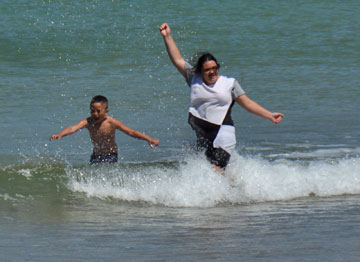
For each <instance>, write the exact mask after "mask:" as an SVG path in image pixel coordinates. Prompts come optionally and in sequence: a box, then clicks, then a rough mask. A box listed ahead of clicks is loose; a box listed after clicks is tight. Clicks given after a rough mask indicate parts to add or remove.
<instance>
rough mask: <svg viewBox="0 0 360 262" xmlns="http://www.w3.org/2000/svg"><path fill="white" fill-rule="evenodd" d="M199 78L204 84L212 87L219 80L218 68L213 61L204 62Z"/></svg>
mask: <svg viewBox="0 0 360 262" xmlns="http://www.w3.org/2000/svg"><path fill="white" fill-rule="evenodd" d="M201 76H202V79H203V81H204V82H205V84H207V85H213V84H215V83H216V81H217V80H218V79H219V67H218V65H217V64H216V62H215V61H214V60H211V61H206V62H205V63H204V64H203V65H202V68H201Z"/></svg>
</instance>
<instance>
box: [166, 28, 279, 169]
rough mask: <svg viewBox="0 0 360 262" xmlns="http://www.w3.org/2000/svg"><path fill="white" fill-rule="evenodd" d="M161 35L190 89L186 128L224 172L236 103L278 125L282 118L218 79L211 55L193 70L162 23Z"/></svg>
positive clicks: (228, 81) (230, 81)
mask: <svg viewBox="0 0 360 262" xmlns="http://www.w3.org/2000/svg"><path fill="white" fill-rule="evenodd" d="M160 33H161V35H162V36H163V38H164V42H165V46H166V49H167V52H168V55H169V57H170V60H171V62H172V63H173V64H174V66H175V67H176V68H177V70H178V71H179V72H180V73H181V74H182V75H183V76H184V77H185V79H186V81H187V83H188V85H189V86H190V108H189V124H190V125H191V127H192V128H193V129H194V130H195V132H196V136H197V146H198V148H202V149H205V155H206V157H207V158H208V160H209V161H210V163H212V164H213V166H214V168H215V170H217V171H220V172H223V170H224V169H225V167H226V166H227V164H228V163H229V160H230V154H231V151H232V150H233V149H234V148H235V144H236V139H235V128H234V123H233V121H232V119H231V108H232V106H233V105H234V102H237V103H238V104H239V105H241V106H242V107H243V108H245V109H246V110H247V111H249V112H251V113H253V114H255V115H258V116H260V117H263V118H266V119H269V120H270V121H272V122H273V123H274V124H278V123H280V122H281V120H282V119H283V114H281V113H272V112H270V111H268V110H266V109H265V108H263V107H262V106H260V105H259V104H257V103H255V102H254V101H253V100H251V99H250V98H249V97H248V96H247V95H246V94H245V92H244V90H243V89H242V88H241V87H240V85H239V83H238V82H237V81H236V80H235V79H234V78H228V77H225V76H221V75H219V68H220V65H219V64H218V62H217V60H216V59H215V57H214V56H213V55H211V54H210V53H204V54H202V55H201V56H200V57H199V58H198V61H197V63H196V65H195V66H194V67H192V66H191V65H190V64H189V63H187V62H186V61H185V60H184V59H183V58H182V56H181V53H180V51H179V49H178V47H177V46H176V44H175V41H174V39H173V38H172V36H171V31H170V27H169V25H168V24H166V23H164V24H162V25H161V26H160Z"/></svg>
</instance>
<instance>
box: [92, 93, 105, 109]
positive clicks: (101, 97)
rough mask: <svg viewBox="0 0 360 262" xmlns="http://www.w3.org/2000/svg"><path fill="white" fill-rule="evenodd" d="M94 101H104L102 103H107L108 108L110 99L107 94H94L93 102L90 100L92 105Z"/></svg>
mask: <svg viewBox="0 0 360 262" xmlns="http://www.w3.org/2000/svg"><path fill="white" fill-rule="evenodd" d="M94 103H102V104H105V106H106V108H108V100H107V98H106V97H105V96H101V95H97V96H94V97H93V98H92V99H91V102H90V107H91V105H92V104H94Z"/></svg>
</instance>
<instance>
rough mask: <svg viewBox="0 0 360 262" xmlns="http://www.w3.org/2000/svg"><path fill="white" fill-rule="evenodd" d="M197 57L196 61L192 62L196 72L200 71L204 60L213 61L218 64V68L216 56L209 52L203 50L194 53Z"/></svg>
mask: <svg viewBox="0 0 360 262" xmlns="http://www.w3.org/2000/svg"><path fill="white" fill-rule="evenodd" d="M197 57H198V59H197V61H196V62H195V64H194V68H195V72H196V73H199V74H200V73H201V69H202V66H203V64H204V63H205V62H208V61H215V63H216V65H217V66H218V68H220V65H219V63H218V62H217V60H216V58H215V57H214V56H213V55H212V54H210V53H209V52H205V53H204V52H203V53H199V54H196V55H195V59H196V58H197Z"/></svg>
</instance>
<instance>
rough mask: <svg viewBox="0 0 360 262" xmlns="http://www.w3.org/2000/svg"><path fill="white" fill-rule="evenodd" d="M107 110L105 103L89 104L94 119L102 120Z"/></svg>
mask: <svg viewBox="0 0 360 262" xmlns="http://www.w3.org/2000/svg"><path fill="white" fill-rule="evenodd" d="M108 112H109V110H108V109H107V108H106V104H105V103H92V104H91V106H90V113H91V117H92V118H93V119H94V120H95V121H99V120H100V121H101V120H103V119H104V118H105V116H106V114H107V113H108Z"/></svg>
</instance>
